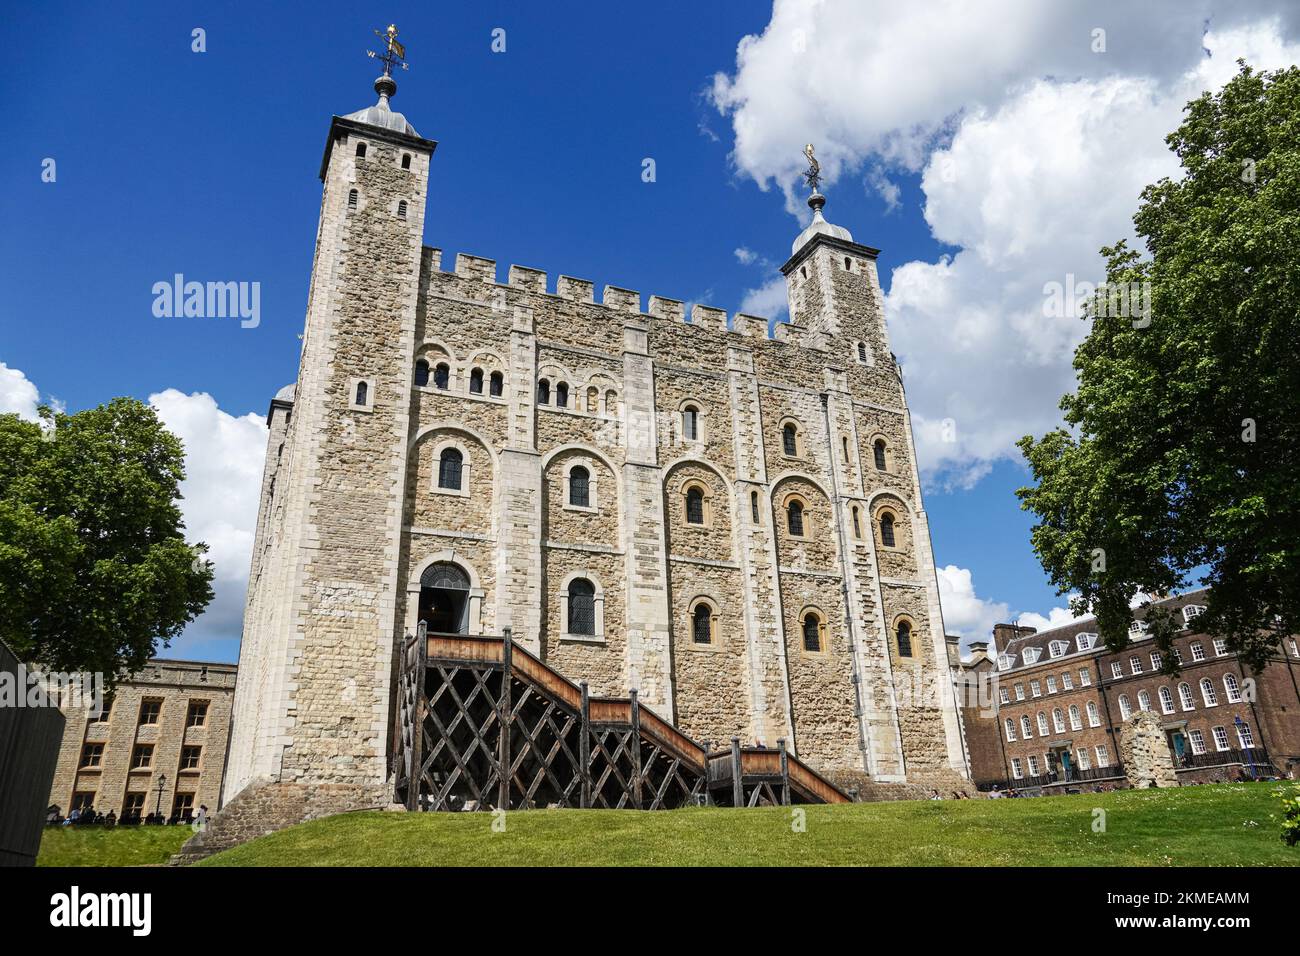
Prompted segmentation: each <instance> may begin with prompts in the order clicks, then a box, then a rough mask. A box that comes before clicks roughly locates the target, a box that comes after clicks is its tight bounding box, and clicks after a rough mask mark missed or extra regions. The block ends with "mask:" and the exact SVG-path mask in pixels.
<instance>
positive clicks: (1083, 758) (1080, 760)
mask: <svg viewBox="0 0 1300 956" xmlns="http://www.w3.org/2000/svg"><path fill="white" fill-rule="evenodd" d="M1074 762H1075V763H1077V764H1078V765H1079V769H1080V770H1091V769H1092V755H1091V754H1089V753H1088V748H1087V747H1079V748H1076V749H1075V751H1074Z"/></svg>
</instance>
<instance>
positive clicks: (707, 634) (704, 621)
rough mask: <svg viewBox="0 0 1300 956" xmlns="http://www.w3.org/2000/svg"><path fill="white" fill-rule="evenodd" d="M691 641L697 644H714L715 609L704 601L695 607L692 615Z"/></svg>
mask: <svg viewBox="0 0 1300 956" xmlns="http://www.w3.org/2000/svg"><path fill="white" fill-rule="evenodd" d="M691 640H693V641H694V642H695V643H696V644H712V643H713V608H711V607H709V606H708V605H707V604H705V603H704V602H703V601H701V602H700V603H699V604H697V605H695V611H694V613H692V614H691Z"/></svg>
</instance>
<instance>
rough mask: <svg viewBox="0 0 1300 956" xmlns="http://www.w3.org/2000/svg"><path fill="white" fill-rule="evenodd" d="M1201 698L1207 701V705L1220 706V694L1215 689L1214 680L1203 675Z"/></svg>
mask: <svg viewBox="0 0 1300 956" xmlns="http://www.w3.org/2000/svg"><path fill="white" fill-rule="evenodd" d="M1200 687H1201V700H1203V701H1205V706H1206V707H1218V706H1219V694H1218V692H1217V691H1216V690H1215V689H1214V681H1212V680H1210V679H1209V678H1208V677H1202V678H1201V680H1200Z"/></svg>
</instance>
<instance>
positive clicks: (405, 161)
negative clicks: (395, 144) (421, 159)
mask: <svg viewBox="0 0 1300 956" xmlns="http://www.w3.org/2000/svg"><path fill="white" fill-rule="evenodd" d="M402 168H403V169H410V168H411V154H410V153H403V154H402Z"/></svg>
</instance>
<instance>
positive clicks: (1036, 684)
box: [1029, 680, 1043, 697]
mask: <svg viewBox="0 0 1300 956" xmlns="http://www.w3.org/2000/svg"><path fill="white" fill-rule="evenodd" d="M1029 696H1031V697H1042V696H1043V685H1042V683H1041V682H1040V681H1036V680H1031V681H1030V682H1029Z"/></svg>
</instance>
